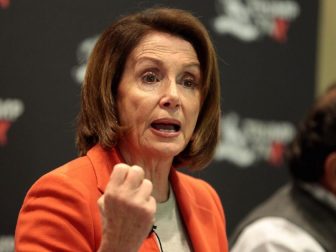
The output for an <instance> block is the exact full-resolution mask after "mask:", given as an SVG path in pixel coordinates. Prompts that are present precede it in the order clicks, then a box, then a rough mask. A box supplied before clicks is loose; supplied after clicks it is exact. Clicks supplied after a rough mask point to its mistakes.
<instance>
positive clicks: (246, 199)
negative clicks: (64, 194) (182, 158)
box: [0, 0, 319, 251]
mask: <svg viewBox="0 0 336 252" xmlns="http://www.w3.org/2000/svg"><path fill="white" fill-rule="evenodd" d="M158 4H159V5H164V6H170V7H178V8H183V9H187V10H190V11H192V12H193V13H194V14H195V15H196V16H198V17H199V18H200V19H201V21H203V23H204V24H205V25H206V27H207V28H208V30H209V32H210V34H211V37H212V39H213V41H214V44H215V46H216V48H217V52H218V57H219V62H220V70H221V78H222V110H223V122H222V133H223V136H222V142H221V144H220V146H219V149H218V152H217V155H216V158H215V160H214V161H213V162H212V163H211V164H210V165H209V167H208V169H206V170H204V171H202V172H197V173H196V174H194V176H197V177H201V178H203V179H205V180H207V181H209V182H210V183H211V184H212V185H213V186H214V187H215V188H216V190H217V191H218V193H219V194H220V196H221V199H222V202H223V205H224V207H225V212H226V217H227V225H228V226H227V227H228V233H231V231H232V229H233V228H234V226H235V225H236V224H237V222H238V221H239V220H240V219H241V218H242V217H243V216H244V215H245V214H246V213H247V211H248V210H250V209H251V208H252V207H253V206H255V205H256V204H257V203H259V202H260V201H261V200H263V199H264V198H265V197H267V196H268V195H270V193H271V192H273V191H274V190H275V189H276V188H277V187H279V186H280V185H281V184H283V183H284V182H285V181H286V180H287V179H288V176H287V172H286V169H285V165H284V164H283V163H282V160H281V154H282V152H283V148H284V145H285V144H286V142H288V141H289V140H290V139H291V137H292V136H293V134H294V131H295V130H294V124H295V123H296V121H297V120H298V119H300V118H301V117H302V115H303V113H305V111H306V108H307V106H308V105H309V104H310V102H311V101H312V99H313V97H314V87H315V68H316V67H315V59H316V41H317V32H318V31H317V27H318V24H317V20H318V17H317V14H318V5H319V4H318V2H317V1H316V0H315V1H305V0H250V1H244V0H212V1H195V0H183V1H177V0H176V1H163V0H162V1H136V0H119V1H109V0H100V1H88V0H72V1H68V0H58V1H51V0H35V1H15V0H12V1H10V0H0V202H1V208H0V213H1V214H0V248H1V246H2V245H3V248H4V247H5V245H4V244H7V245H6V246H9V245H8V243H10V241H11V239H12V235H13V234H14V229H15V224H16V218H17V214H18V211H19V208H20V205H21V204H22V200H23V198H24V195H25V193H26V191H27V189H28V188H29V187H30V186H31V184H32V183H33V182H34V181H35V180H36V179H37V178H38V177H39V176H41V175H42V174H44V173H45V172H48V171H50V170H51V169H53V168H55V167H57V166H59V165H61V164H63V163H64V162H67V161H68V160H70V159H73V158H74V157H76V155H77V153H76V150H75V146H74V132H75V123H74V120H75V117H76V114H77V111H78V109H79V91H80V81H81V74H82V72H81V71H80V70H81V69H83V68H81V67H83V66H85V60H86V56H87V54H88V52H89V50H90V48H91V47H92V45H93V42H94V40H95V37H96V36H97V35H98V34H99V33H100V32H101V31H102V30H103V29H104V28H105V27H106V26H108V25H109V24H110V23H111V22H112V21H113V20H115V19H116V18H117V17H119V16H120V15H122V14H126V13H129V12H133V11H136V10H139V9H143V8H145V7H149V6H153V5H158ZM1 244H2V245H1ZM0 250H1V249H0ZM3 251H5V250H4V249H3Z"/></svg>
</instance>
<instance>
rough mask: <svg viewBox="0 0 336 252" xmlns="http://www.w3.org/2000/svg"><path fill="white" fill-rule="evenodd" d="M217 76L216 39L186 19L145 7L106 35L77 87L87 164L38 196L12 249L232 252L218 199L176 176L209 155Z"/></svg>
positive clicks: (81, 162) (45, 185) (56, 178)
mask: <svg viewBox="0 0 336 252" xmlns="http://www.w3.org/2000/svg"><path fill="white" fill-rule="evenodd" d="M218 76H219V74H218V67H217V62H216V55H215V51H214V48H213V46H212V43H211V41H210V39H209V35H208V33H207V31H206V29H205V28H204V26H203V25H202V24H201V23H200V22H199V21H198V20H197V19H196V18H195V17H194V16H192V15H191V14H190V13H188V12H186V11H182V10H177V9H168V8H154V9H148V10H145V11H143V12H139V13H136V14H132V15H129V16H125V17H124V18H122V19H120V20H118V21H117V22H116V23H114V24H113V25H112V26H111V27H109V28H108V29H107V30H106V31H105V32H104V33H103V34H102V35H101V37H100V39H99V40H98V42H97V44H96V46H95V48H94V50H93V52H92V55H91V57H90V60H89V64H88V68H87V72H86V77H85V83H84V85H83V89H82V104H81V111H80V113H79V117H78V131H77V146H78V148H79V151H80V153H81V157H80V158H78V159H75V160H73V161H71V162H69V163H67V164H65V165H63V166H62V167H60V168H58V169H56V170H54V171H52V172H50V173H48V174H46V175H45V176H43V177H42V178H40V179H39V180H38V181H37V182H36V183H35V184H34V185H33V186H32V188H31V189H30V191H29V192H28V194H27V196H26V198H25V201H24V203H23V206H22V209H21V211H20V214H19V218H18V223H17V228H16V234H15V244H16V250H17V251H119V252H120V251H162V250H163V251H202V252H206V251H211V252H214V251H227V239H226V231H225V219H224V213H223V209H222V206H221V203H220V199H219V197H218V195H217V194H216V193H215V191H214V190H213V189H212V187H210V186H209V185H208V184H207V183H206V182H204V181H202V180H199V179H195V178H193V177H190V176H187V175H185V174H182V173H180V172H178V171H176V168H179V167H181V166H187V167H189V168H190V169H191V170H196V169H201V168H203V167H204V166H205V165H206V164H207V163H208V162H209V161H210V160H211V158H212V156H213V153H214V150H215V146H216V143H217V139H218V124H219V118H220V101H219V96H220V90H219V77H218ZM97 201H98V204H97Z"/></svg>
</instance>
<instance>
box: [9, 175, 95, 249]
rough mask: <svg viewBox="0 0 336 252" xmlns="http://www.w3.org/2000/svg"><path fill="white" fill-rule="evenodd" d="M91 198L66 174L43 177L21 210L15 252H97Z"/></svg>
mask: <svg viewBox="0 0 336 252" xmlns="http://www.w3.org/2000/svg"><path fill="white" fill-rule="evenodd" d="M88 195H90V193H89V192H88V188H86V187H85V186H84V185H83V184H81V183H80V182H79V181H74V180H73V179H71V178H70V177H68V176H66V175H64V174H59V173H56V174H55V173H49V174H47V175H45V176H43V177H41V178H40V179H39V180H38V181H37V182H36V183H35V184H34V185H33V186H32V187H31V189H30V190H29V192H28V193H27V195H26V198H25V200H24V202H23V205H22V208H21V210H20V213H19V217H18V221H17V225H16V231H15V251H17V252H21V251H39V252H43V251H81V252H86V251H95V250H96V249H97V248H96V247H95V241H94V240H95V234H94V224H93V216H92V203H91V204H90V202H92V200H90V199H88ZM94 202H95V203H96V200H94Z"/></svg>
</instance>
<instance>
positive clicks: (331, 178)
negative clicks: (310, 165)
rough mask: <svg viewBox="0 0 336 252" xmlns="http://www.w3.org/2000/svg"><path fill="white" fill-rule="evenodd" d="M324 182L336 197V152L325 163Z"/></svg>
mask: <svg viewBox="0 0 336 252" xmlns="http://www.w3.org/2000/svg"><path fill="white" fill-rule="evenodd" d="M323 182H324V185H325V186H326V187H327V189H328V190H330V191H331V192H332V193H333V194H334V195H336V151H334V152H332V153H330V154H329V155H328V156H327V158H326V160H325V162H324V176H323Z"/></svg>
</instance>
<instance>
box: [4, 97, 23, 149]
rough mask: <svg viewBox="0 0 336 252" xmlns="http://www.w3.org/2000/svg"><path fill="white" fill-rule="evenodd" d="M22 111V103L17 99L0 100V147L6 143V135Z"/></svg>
mask: <svg viewBox="0 0 336 252" xmlns="http://www.w3.org/2000/svg"><path fill="white" fill-rule="evenodd" d="M23 111H24V105H23V102H22V101H21V100H19V99H1V98H0V146H4V145H6V144H7V142H8V137H7V133H8V131H9V129H10V127H11V125H12V123H13V122H14V121H16V119H17V118H18V117H19V116H21V115H22V113H23Z"/></svg>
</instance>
